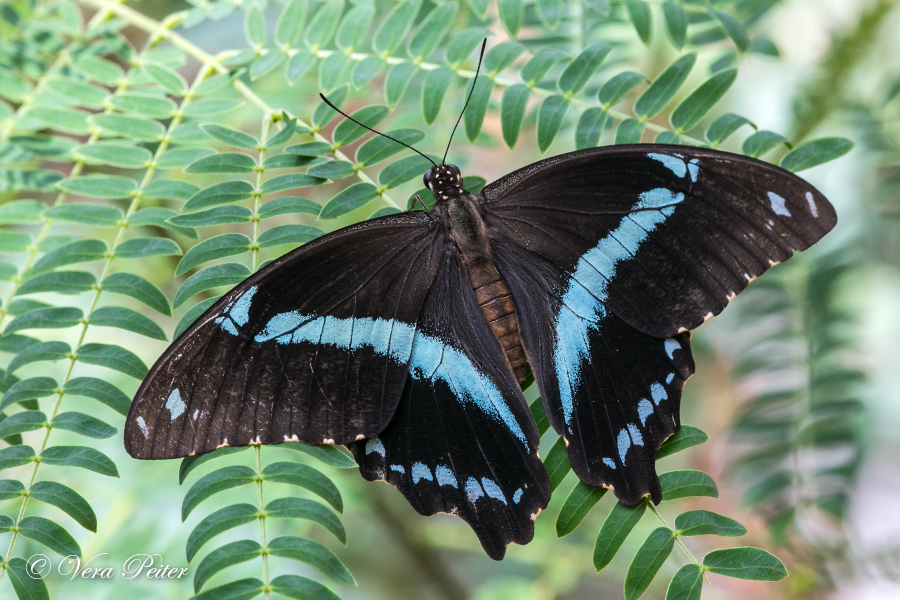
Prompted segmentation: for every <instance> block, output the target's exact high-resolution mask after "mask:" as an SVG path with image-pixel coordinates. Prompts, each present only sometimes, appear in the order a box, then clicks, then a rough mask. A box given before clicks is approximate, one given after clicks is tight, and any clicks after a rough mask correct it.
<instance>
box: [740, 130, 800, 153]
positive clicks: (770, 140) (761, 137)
mask: <svg viewBox="0 0 900 600" xmlns="http://www.w3.org/2000/svg"><path fill="white" fill-rule="evenodd" d="M779 144H784V145H786V146H787V147H788V148H790V142H788V140H787V138H786V137H784V136H783V135H781V134H780V133H775V132H774V131H767V130H765V129H763V130H762V131H757V132H756V133H754V134H753V135H751V136H750V137H748V138H747V139H746V140H744V143H743V144H742V145H741V152H743V153H744V154H746V155H747V156H752V157H753V158H759V157H760V156H762V155H763V154H765V153H766V152H768V151H769V150H771V149H772V148H774V147H775V146H777V145H779Z"/></svg>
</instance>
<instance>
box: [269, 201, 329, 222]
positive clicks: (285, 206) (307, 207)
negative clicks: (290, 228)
mask: <svg viewBox="0 0 900 600" xmlns="http://www.w3.org/2000/svg"><path fill="white" fill-rule="evenodd" d="M321 210H322V207H321V206H319V205H318V204H316V203H315V202H313V201H312V200H307V199H306V198H296V197H294V196H282V197H281V198H276V199H275V200H270V201H269V202H266V203H265V204H263V205H262V206H261V207H260V208H259V212H258V213H257V214H258V215H259V218H260V219H270V218H272V217H277V216H280V215H296V214H303V215H313V216H318V214H319V212H320V211H321Z"/></svg>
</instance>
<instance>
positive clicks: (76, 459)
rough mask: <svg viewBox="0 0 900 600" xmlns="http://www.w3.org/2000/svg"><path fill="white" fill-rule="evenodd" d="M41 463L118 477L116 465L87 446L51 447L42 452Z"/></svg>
mask: <svg viewBox="0 0 900 600" xmlns="http://www.w3.org/2000/svg"><path fill="white" fill-rule="evenodd" d="M40 461H41V462H42V463H44V464H47V465H57V466H65V467H80V468H82V469H87V470H88V471H93V472H94V473H100V474H101V475H106V476H108V477H118V476H119V471H118V469H116V464H115V463H114V462H113V461H112V460H111V459H110V458H109V457H108V456H106V455H105V454H103V453H102V452H100V451H99V450H95V449H93V448H88V447H86V446H51V447H50V448H46V449H45V450H44V451H43V452H41V456H40Z"/></svg>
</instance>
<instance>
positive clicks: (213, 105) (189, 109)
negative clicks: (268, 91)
mask: <svg viewBox="0 0 900 600" xmlns="http://www.w3.org/2000/svg"><path fill="white" fill-rule="evenodd" d="M243 104H244V103H243V102H241V101H240V100H200V101H198V102H194V103H192V104H188V105H187V106H185V107H184V111H183V112H184V116H186V117H203V118H206V117H211V116H214V115H219V114H222V113H226V112H228V111H230V110H234V109H235V108H238V107H239V106H243Z"/></svg>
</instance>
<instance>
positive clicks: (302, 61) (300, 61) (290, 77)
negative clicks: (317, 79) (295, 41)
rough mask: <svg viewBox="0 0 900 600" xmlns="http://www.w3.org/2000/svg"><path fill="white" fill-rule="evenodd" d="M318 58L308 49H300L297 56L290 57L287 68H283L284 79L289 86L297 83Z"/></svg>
mask: <svg viewBox="0 0 900 600" xmlns="http://www.w3.org/2000/svg"><path fill="white" fill-rule="evenodd" d="M317 60H318V57H317V56H316V54H315V53H314V52H313V51H312V50H310V49H308V48H301V49H300V50H299V52H297V54H295V55H294V56H292V57H291V60H289V61H288V64H287V66H286V67H285V68H284V78H285V79H287V81H288V84H289V85H294V84H295V83H297V81H298V80H299V79H300V78H301V77H303V76H304V75H306V73H308V72H309V70H310V69H312V68H313V65H315V64H316V61H317Z"/></svg>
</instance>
